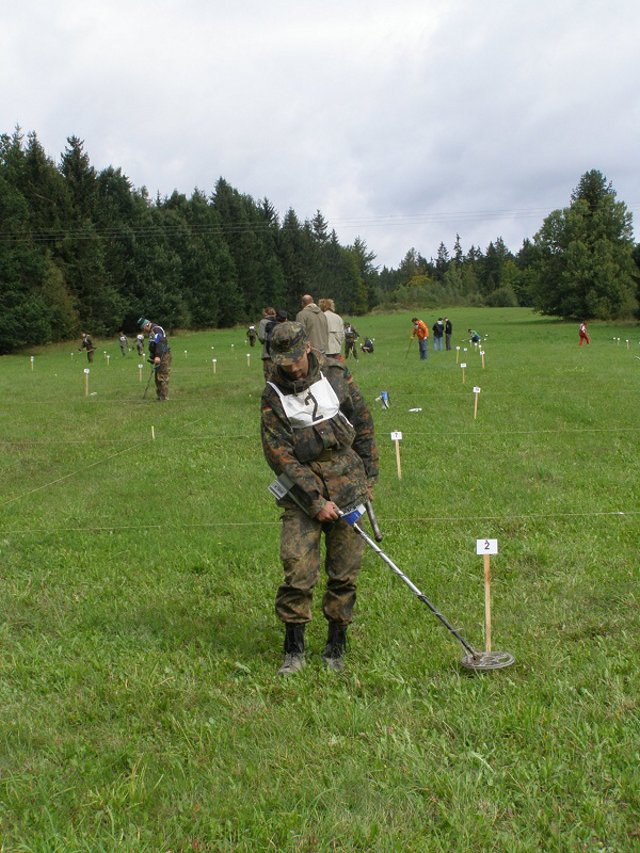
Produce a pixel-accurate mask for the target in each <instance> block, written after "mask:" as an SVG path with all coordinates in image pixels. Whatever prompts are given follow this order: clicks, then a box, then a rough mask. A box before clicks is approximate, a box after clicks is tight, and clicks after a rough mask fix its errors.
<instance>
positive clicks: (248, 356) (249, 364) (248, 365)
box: [247, 352, 251, 367]
mask: <svg viewBox="0 0 640 853" xmlns="http://www.w3.org/2000/svg"><path fill="white" fill-rule="evenodd" d="M247 367H251V353H250V352H248V353H247Z"/></svg>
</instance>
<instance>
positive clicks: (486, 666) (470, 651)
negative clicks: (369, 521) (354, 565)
mask: <svg viewBox="0 0 640 853" xmlns="http://www.w3.org/2000/svg"><path fill="white" fill-rule="evenodd" d="M343 518H344V520H345V521H347V517H346V516H344V515H343ZM370 518H371V516H370ZM348 523H350V522H348ZM372 526H373V525H372ZM351 527H353V529H354V530H355V532H356V533H357V534H358V536H361V537H362V538H363V539H364V541H365V542H366V543H367V545H368V546H369V547H370V548H371V549H372V550H373V551H375V552H376V554H377V555H378V556H379V557H380V559H382V560H384V562H385V563H386V564H387V565H388V566H389V568H390V569H391V570H392V571H393V572H395V574H396V575H398V577H399V578H401V579H402V580H403V581H404V582H405V583H406V585H407V586H408V587H409V589H410V590H411V591H412V592H413V593H414V594H415V595H416V596H417V597H418V598H419V599H420V601H422V603H423V604H426V605H427V607H428V608H429V610H430V611H431V612H432V613H433V614H434V616H436V617H437V618H438V619H439V620H440V621H441V622H442V624H443V625H444V626H445V628H446V629H447V630H448V631H450V632H451V633H452V634H453V636H454V637H455V638H456V640H458V642H459V643H460V644H461V645H462V647H463V648H464V650H465V651H466V652H467V654H466V655H465V656H464V657H463V658H462V660H461V661H460V663H461V664H462V666H463V667H464V668H465V669H471V670H474V671H475V672H487V671H488V670H491V669H504V667H506V666H511V664H512V663H514V662H515V658H514V656H513V655H512V654H511V653H510V652H480V651H477V650H476V649H474V648H473V646H472V645H471V644H470V643H468V642H467V641H466V640H465V639H464V637H463V636H462V635H461V634H459V633H458V631H456V629H455V628H454V627H453V625H452V624H451V623H450V622H449V620H448V619H447V618H446V617H445V616H443V615H442V613H440V611H439V610H438V609H437V607H435V606H434V605H433V604H432V603H431V602H430V601H429V599H428V598H427V596H426V595H425V594H424V593H423V592H421V591H420V590H419V589H418V587H417V586H416V585H415V584H414V583H413V581H411V580H410V579H409V578H408V577H407V576H406V575H405V574H404V572H402V571H401V570H400V569H399V568H398V566H396V564H395V563H394V562H393V560H392V559H391V558H390V557H388V556H387V555H386V554H385V553H384V551H383V550H382V548H380V546H379V545H377V544H376V543H375V542H374V541H373V539H372V538H371V537H370V536H369V535H368V534H367V533H365V532H364V530H363V529H362V528H361V527H360V526H359V525H358V524H357V522H355V521H354V522H353V523H351ZM378 541H380V540H378Z"/></svg>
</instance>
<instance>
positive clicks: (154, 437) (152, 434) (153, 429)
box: [151, 426, 156, 441]
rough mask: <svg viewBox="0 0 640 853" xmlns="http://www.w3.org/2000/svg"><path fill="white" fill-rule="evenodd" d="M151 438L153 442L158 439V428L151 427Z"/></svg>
mask: <svg viewBox="0 0 640 853" xmlns="http://www.w3.org/2000/svg"><path fill="white" fill-rule="evenodd" d="M151 438H152V440H153V441H155V439H156V428H155V427H154V426H152V427H151Z"/></svg>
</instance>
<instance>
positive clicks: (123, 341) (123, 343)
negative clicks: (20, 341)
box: [118, 332, 129, 355]
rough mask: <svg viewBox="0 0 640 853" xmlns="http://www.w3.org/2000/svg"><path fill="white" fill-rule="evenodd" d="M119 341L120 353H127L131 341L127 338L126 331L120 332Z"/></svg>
mask: <svg viewBox="0 0 640 853" xmlns="http://www.w3.org/2000/svg"><path fill="white" fill-rule="evenodd" d="M118 343H119V344H120V353H121V355H126V354H127V351H128V350H129V341H128V340H127V336H126V335H125V333H124V332H120V337H119V338H118Z"/></svg>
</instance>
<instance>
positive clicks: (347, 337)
mask: <svg viewBox="0 0 640 853" xmlns="http://www.w3.org/2000/svg"><path fill="white" fill-rule="evenodd" d="M359 337H360V335H359V334H358V330H357V329H356V327H355V326H354V325H353V324H352V323H350V322H349V321H348V320H347V322H346V323H345V327H344V357H345V358H349V355H350V354H351V355H352V356H353V357H354V358H355V360H356V361H357V360H358V350H357V349H356V341H357V340H358V338H359Z"/></svg>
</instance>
